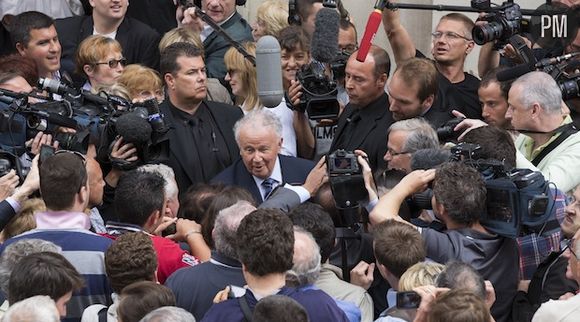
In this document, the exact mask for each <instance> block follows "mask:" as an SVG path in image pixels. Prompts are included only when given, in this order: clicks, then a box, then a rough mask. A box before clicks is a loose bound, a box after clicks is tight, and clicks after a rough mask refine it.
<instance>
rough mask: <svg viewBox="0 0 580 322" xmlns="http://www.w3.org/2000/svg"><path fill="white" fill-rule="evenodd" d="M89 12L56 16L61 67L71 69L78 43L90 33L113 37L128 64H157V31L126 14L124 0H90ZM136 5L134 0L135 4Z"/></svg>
mask: <svg viewBox="0 0 580 322" xmlns="http://www.w3.org/2000/svg"><path fill="white" fill-rule="evenodd" d="M89 3H90V5H91V7H92V14H91V15H90V16H75V17H69V18H64V19H57V20H56V21H55V23H56V30H57V31H58V37H59V39H60V43H61V44H62V68H63V69H64V70H65V71H67V72H69V73H72V72H73V71H74V67H75V52H76V49H77V47H78V45H79V44H80V43H81V41H83V40H84V39H85V38H87V37H89V36H91V35H97V34H98V35H103V36H106V37H109V38H114V39H116V40H117V41H118V42H119V43H120V44H121V47H122V48H123V56H124V57H125V58H126V59H127V63H129V64H142V65H145V66H148V67H151V68H154V69H157V67H158V65H159V50H158V49H157V46H158V44H159V39H160V37H159V34H158V33H157V31H155V30H154V29H153V28H151V27H149V26H148V25H146V24H144V23H142V22H140V21H139V20H137V19H133V18H131V17H126V13H127V7H128V6H129V1H128V0H118V1H108V0H91V1H89ZM137 5H138V4H137Z"/></svg>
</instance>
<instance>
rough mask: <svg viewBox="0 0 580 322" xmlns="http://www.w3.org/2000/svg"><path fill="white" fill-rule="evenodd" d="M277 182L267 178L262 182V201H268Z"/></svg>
mask: <svg viewBox="0 0 580 322" xmlns="http://www.w3.org/2000/svg"><path fill="white" fill-rule="evenodd" d="M277 182H278V181H276V180H274V179H272V178H268V179H266V180H264V181H262V187H263V188H264V200H266V199H268V196H270V193H271V192H272V190H273V189H274V185H275V184H276V183H277Z"/></svg>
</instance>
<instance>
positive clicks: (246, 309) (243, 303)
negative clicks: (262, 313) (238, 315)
mask: <svg viewBox="0 0 580 322" xmlns="http://www.w3.org/2000/svg"><path fill="white" fill-rule="evenodd" d="M238 302H239V303H240V308H241V309H242V312H243V313H244V320H245V321H246V322H252V321H253V318H252V315H253V314H252V309H250V305H249V304H248V300H246V296H245V295H244V296H240V297H238Z"/></svg>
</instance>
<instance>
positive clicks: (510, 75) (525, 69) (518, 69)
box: [497, 64, 534, 82]
mask: <svg viewBox="0 0 580 322" xmlns="http://www.w3.org/2000/svg"><path fill="white" fill-rule="evenodd" d="M533 70H534V68H533V67H532V66H530V65H527V64H521V65H516V66H514V67H510V68H506V69H504V70H502V71H499V72H497V80H498V81H500V82H505V81H508V80H512V79H514V78H518V77H520V76H522V75H524V74H526V73H529V72H531V71H533Z"/></svg>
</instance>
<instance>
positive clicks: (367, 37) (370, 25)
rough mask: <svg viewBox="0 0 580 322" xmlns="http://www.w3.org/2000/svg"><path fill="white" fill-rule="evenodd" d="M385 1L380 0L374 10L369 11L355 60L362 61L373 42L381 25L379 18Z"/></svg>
mask: <svg viewBox="0 0 580 322" xmlns="http://www.w3.org/2000/svg"><path fill="white" fill-rule="evenodd" d="M386 3H387V1H380V4H378V5H376V6H375V10H373V12H371V14H370V16H369V20H368V21H367V26H366V27H365V33H364V35H363V37H362V40H361V42H360V47H359V50H358V54H357V55H356V60H358V61H360V62H364V61H365V59H366V58H367V55H368V53H369V50H370V49H371V45H372V44H373V39H375V35H376V34H377V31H378V30H379V26H380V25H381V18H382V15H383V9H384V8H385V5H386Z"/></svg>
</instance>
